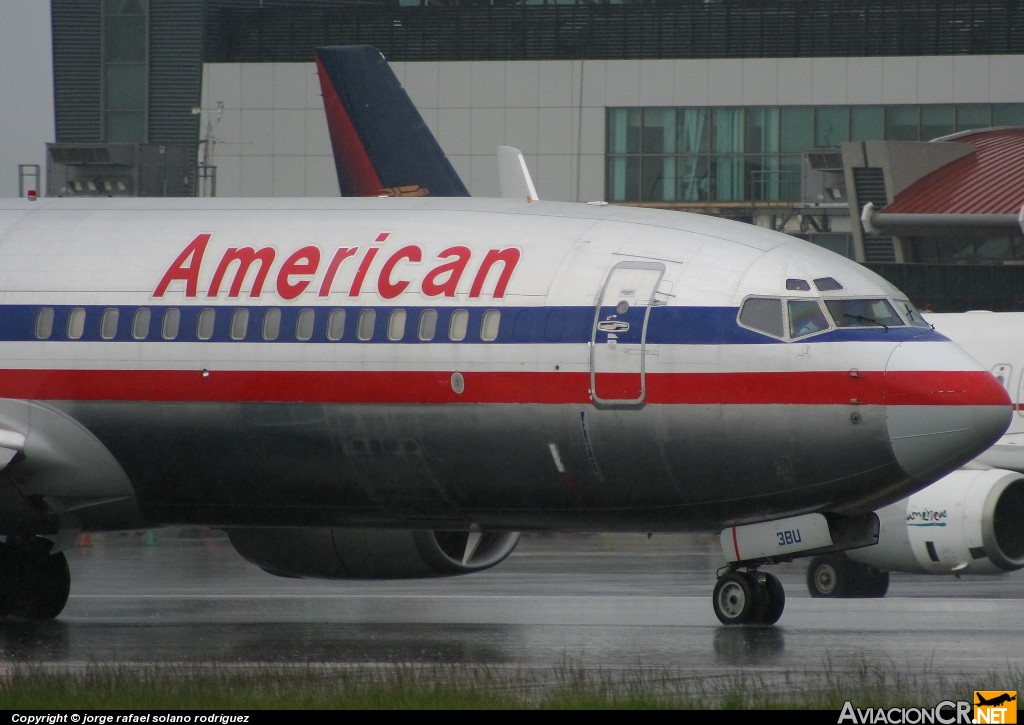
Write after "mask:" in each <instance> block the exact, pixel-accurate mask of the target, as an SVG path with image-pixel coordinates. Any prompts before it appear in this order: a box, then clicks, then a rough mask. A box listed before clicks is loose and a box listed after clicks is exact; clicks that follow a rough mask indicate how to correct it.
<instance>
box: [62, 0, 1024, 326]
mask: <svg viewBox="0 0 1024 725" xmlns="http://www.w3.org/2000/svg"><path fill="white" fill-rule="evenodd" d="M51 2H52V21H53V46H54V83H55V109H56V119H55V121H56V133H57V138H56V139H55V142H54V143H53V144H51V145H50V147H49V153H48V168H47V193H48V194H49V195H117V194H123V195H136V196H156V195H196V196H200V195H217V196H334V195H337V194H338V183H337V178H336V176H335V169H334V162H333V159H332V157H331V148H330V142H329V139H328V135H327V127H326V120H325V116H324V109H323V105H322V99H321V96H320V85H319V80H318V78H317V76H316V69H315V65H314V62H313V49H314V48H315V47H318V46H324V45H354V44H358V45H364V44H367V45H374V46H376V47H377V48H378V49H379V50H380V51H381V52H382V53H383V55H384V56H385V57H386V58H387V59H388V61H389V63H390V64H391V66H392V68H393V69H394V71H395V73H396V74H397V75H398V77H399V79H400V80H401V81H402V83H403V85H404V87H405V89H406V91H407V92H408V93H409V95H410V97H411V98H412V100H413V101H414V102H415V103H416V105H417V107H418V108H419V110H420V112H421V114H422V115H423V117H424V119H425V121H426V123H427V125H428V126H429V127H430V128H431V130H432V131H433V133H434V135H435V136H436V137H437V139H438V141H439V143H440V144H441V147H442V148H443V149H444V150H445V152H446V154H447V155H448V157H449V158H450V160H451V161H452V163H453V165H454V166H455V168H456V170H457V171H458V172H459V174H460V176H461V177H462V179H463V181H464V182H465V183H466V186H467V187H468V188H469V190H470V192H471V193H472V194H474V195H477V196H487V195H495V194H497V193H498V174H497V161H496V156H495V149H496V147H497V146H499V145H511V146H515V147H517V148H519V149H521V150H522V151H523V153H524V155H525V157H526V160H527V163H528V165H529V167H530V169H531V172H532V174H533V176H534V180H535V181H536V183H537V189H538V192H539V194H540V196H541V197H542V198H545V199H553V200H567V201H594V200H605V201H608V202H610V203H617V204H631V205H642V206H654V207H662V208H668V209H678V210H684V211H694V212H699V213H706V214H715V215H719V216H728V217H731V218H735V219H738V220H741V221H745V222H749V223H754V224H758V225H761V226H768V227H772V228H775V229H778V230H780V231H785V232H788V233H791V234H795V235H799V236H801V237H803V238H806V239H808V240H810V241H812V242H814V243H816V244H820V245H822V246H825V247H828V248H830V249H833V250H835V251H838V252H840V253H842V254H844V255H846V256H849V257H851V258H854V259H857V260H858V261H860V262H862V263H864V264H866V265H868V266H870V267H872V268H873V269H876V271H879V272H880V273H881V274H883V275H884V276H886V277H887V278H889V279H891V280H892V281H893V282H894V283H896V284H897V285H898V286H900V287H901V288H903V289H904V290H905V291H907V292H908V293H909V294H910V295H911V296H912V297H913V298H914V301H915V302H916V303H917V304H918V305H920V306H922V307H924V306H925V305H926V304H929V303H930V304H932V305H934V306H935V307H936V308H937V309H940V310H944V311H956V310H959V309H972V308H985V309H995V310H1007V309H1024V230H1022V228H1021V223H1020V215H1021V211H1020V210H1021V208H1022V206H1024V184H1022V183H1021V179H1020V178H1018V177H1017V176H1015V175H1014V168H1021V164H1020V160H1021V156H1020V155H1019V151H1018V149H1019V148H1021V147H1022V145H1024V141H1022V139H1021V131H1020V129H1021V128H1022V127H1024V0H1003V1H1001V2H996V1H995V0H980V1H979V0H815V2H806V0H745V1H743V2H739V1H737V0H671V1H670V0H661V1H659V0H644V1H642V2H641V1H640V0H633V1H630V0H619V1H618V2H614V1H612V0H609V1H607V2H601V1H600V0H589V1H585V0H559V1H555V0H546V1H545V0H504V1H503V0H486V1H485V0H462V1H459V0H447V1H435V0H402V1H401V2H395V1H381V2H373V1H372V0H360V1H351V2H348V1H346V0H51ZM1014 129H1016V130H1014ZM1015 154H1016V155H1015ZM1008 155H1009V156H1008ZM1005 158H1009V159H1015V161H1011V162H1010V163H1004V164H1001V163H1000V162H999V161H1000V159H1005ZM971 164H973V165H972V166H971V168H972V169H973V172H972V173H973V174H974V175H973V176H972V177H971V178H972V184H973V185H974V186H977V184H978V183H979V179H980V180H982V181H981V183H982V184H983V185H984V188H987V189H989V190H990V192H991V191H995V190H1000V191H1003V192H1005V193H1002V194H1000V201H999V204H997V205H996V206H992V205H989V204H987V200H988V199H990V198H991V197H992V196H993V194H992V193H989V194H987V195H982V196H974V197H973V198H971V197H970V195H968V194H964V193H962V192H961V193H959V194H957V193H955V192H951V191H950V192H946V194H945V195H943V194H942V193H939V192H938V191H937V190H936V191H933V192H930V191H929V189H932V188H933V186H934V184H935V183H937V181H938V182H941V183H942V184H945V185H950V184H952V185H954V186H955V184H956V182H958V181H963V180H964V179H965V178H967V177H966V176H965V169H966V167H967V165H971ZM979 167H980V171H979ZM979 174H980V175H979ZM954 200H955V204H954ZM983 202H986V203H983ZM869 204H870V207H869V209H868V211H869V213H868V214H867V215H865V211H864V209H865V207H866V206H868V205H869ZM965 205H966V206H965ZM915 214H916V215H918V218H917V219H916V220H914V219H909V218H908V215H915ZM947 214H952V215H956V216H957V217H958V220H957V221H956V222H955V223H954V224H943V223H942V221H943V219H941V218H940V219H938V220H935V219H933V218H931V219H929V220H927V222H928V223H924V222H925V221H926V220H925V218H924V217H926V216H928V217H934V216H935V215H947ZM862 217H864V219H863V220H862ZM996 217H998V219H996ZM872 220H873V221H872ZM1013 220H1016V222H1014V221H1013ZM869 222H870V223H869ZM936 222H937V223H936ZM901 225H902V226H901Z"/></svg>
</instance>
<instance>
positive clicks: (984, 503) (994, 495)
mask: <svg viewBox="0 0 1024 725" xmlns="http://www.w3.org/2000/svg"><path fill="white" fill-rule="evenodd" d="M877 513H878V518H879V521H880V523H881V529H880V531H879V537H878V543H877V544H876V545H874V546H867V547H864V548H862V549H851V550H850V551H847V552H845V553H843V554H831V555H826V556H817V557H814V558H813V559H812V560H811V563H810V566H809V567H808V570H807V587H808V589H809V590H810V593H811V596H813V597H857V596H860V597H864V596H874V597H880V596H884V595H885V593H886V591H887V589H888V584H889V576H888V572H890V571H900V572H910V573H923V574H953V575H956V576H959V575H961V574H1001V573H1005V572H1009V571H1016V570H1017V569H1020V568H1022V567H1024V527H1022V526H1021V521H1022V517H1024V474H1021V473H1017V472H1014V471H1005V470H999V469H962V470H959V471H954V472H953V473H951V474H949V475H948V476H946V477H944V478H941V479H939V480H938V481H937V482H935V483H933V484H932V485H931V486H928V487H927V488H925V489H923V490H921V491H919V492H918V493H916V494H914V495H913V496H911V497H910V498H906V499H903V500H902V501H898V502H896V503H894V504H891V505H890V506H886V507H885V508H883V509H879V510H878V511H877Z"/></svg>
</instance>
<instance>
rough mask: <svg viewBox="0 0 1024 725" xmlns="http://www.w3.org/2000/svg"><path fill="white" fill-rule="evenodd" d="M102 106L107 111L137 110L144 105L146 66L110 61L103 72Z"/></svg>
mask: <svg viewBox="0 0 1024 725" xmlns="http://www.w3.org/2000/svg"><path fill="white" fill-rule="evenodd" d="M103 93H104V107H105V109H106V110H108V111H137V110H139V109H142V108H145V107H146V66H145V65H143V64H141V63H112V64H109V65H107V67H106V72H105V74H104V87H103Z"/></svg>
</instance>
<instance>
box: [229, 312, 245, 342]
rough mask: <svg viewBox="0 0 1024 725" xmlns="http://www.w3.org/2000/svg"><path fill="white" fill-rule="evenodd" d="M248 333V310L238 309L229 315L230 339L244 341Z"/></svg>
mask: <svg viewBox="0 0 1024 725" xmlns="http://www.w3.org/2000/svg"><path fill="white" fill-rule="evenodd" d="M248 332H249V310H246V309H239V310H235V311H234V312H232V313H231V339H232V340H244V339H245V336H246V334H247V333H248Z"/></svg>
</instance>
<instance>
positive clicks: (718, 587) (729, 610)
mask: <svg viewBox="0 0 1024 725" xmlns="http://www.w3.org/2000/svg"><path fill="white" fill-rule="evenodd" d="M759 595H760V592H759V591H758V587H757V583H756V582H755V581H754V578H753V577H752V576H750V575H749V574H747V573H746V572H742V571H732V572H729V573H728V574H726V575H724V576H722V577H720V578H719V580H718V582H717V583H716V584H715V592H714V595H713V596H712V606H713V607H714V609H715V616H716V617H718V621H719V622H721V623H722V624H746V623H747V622H750V621H752V620H754V618H755V617H756V615H757V614H758V612H759V609H760V608H761V604H760V603H761V600H762V599H763V597H762V596H759Z"/></svg>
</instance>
